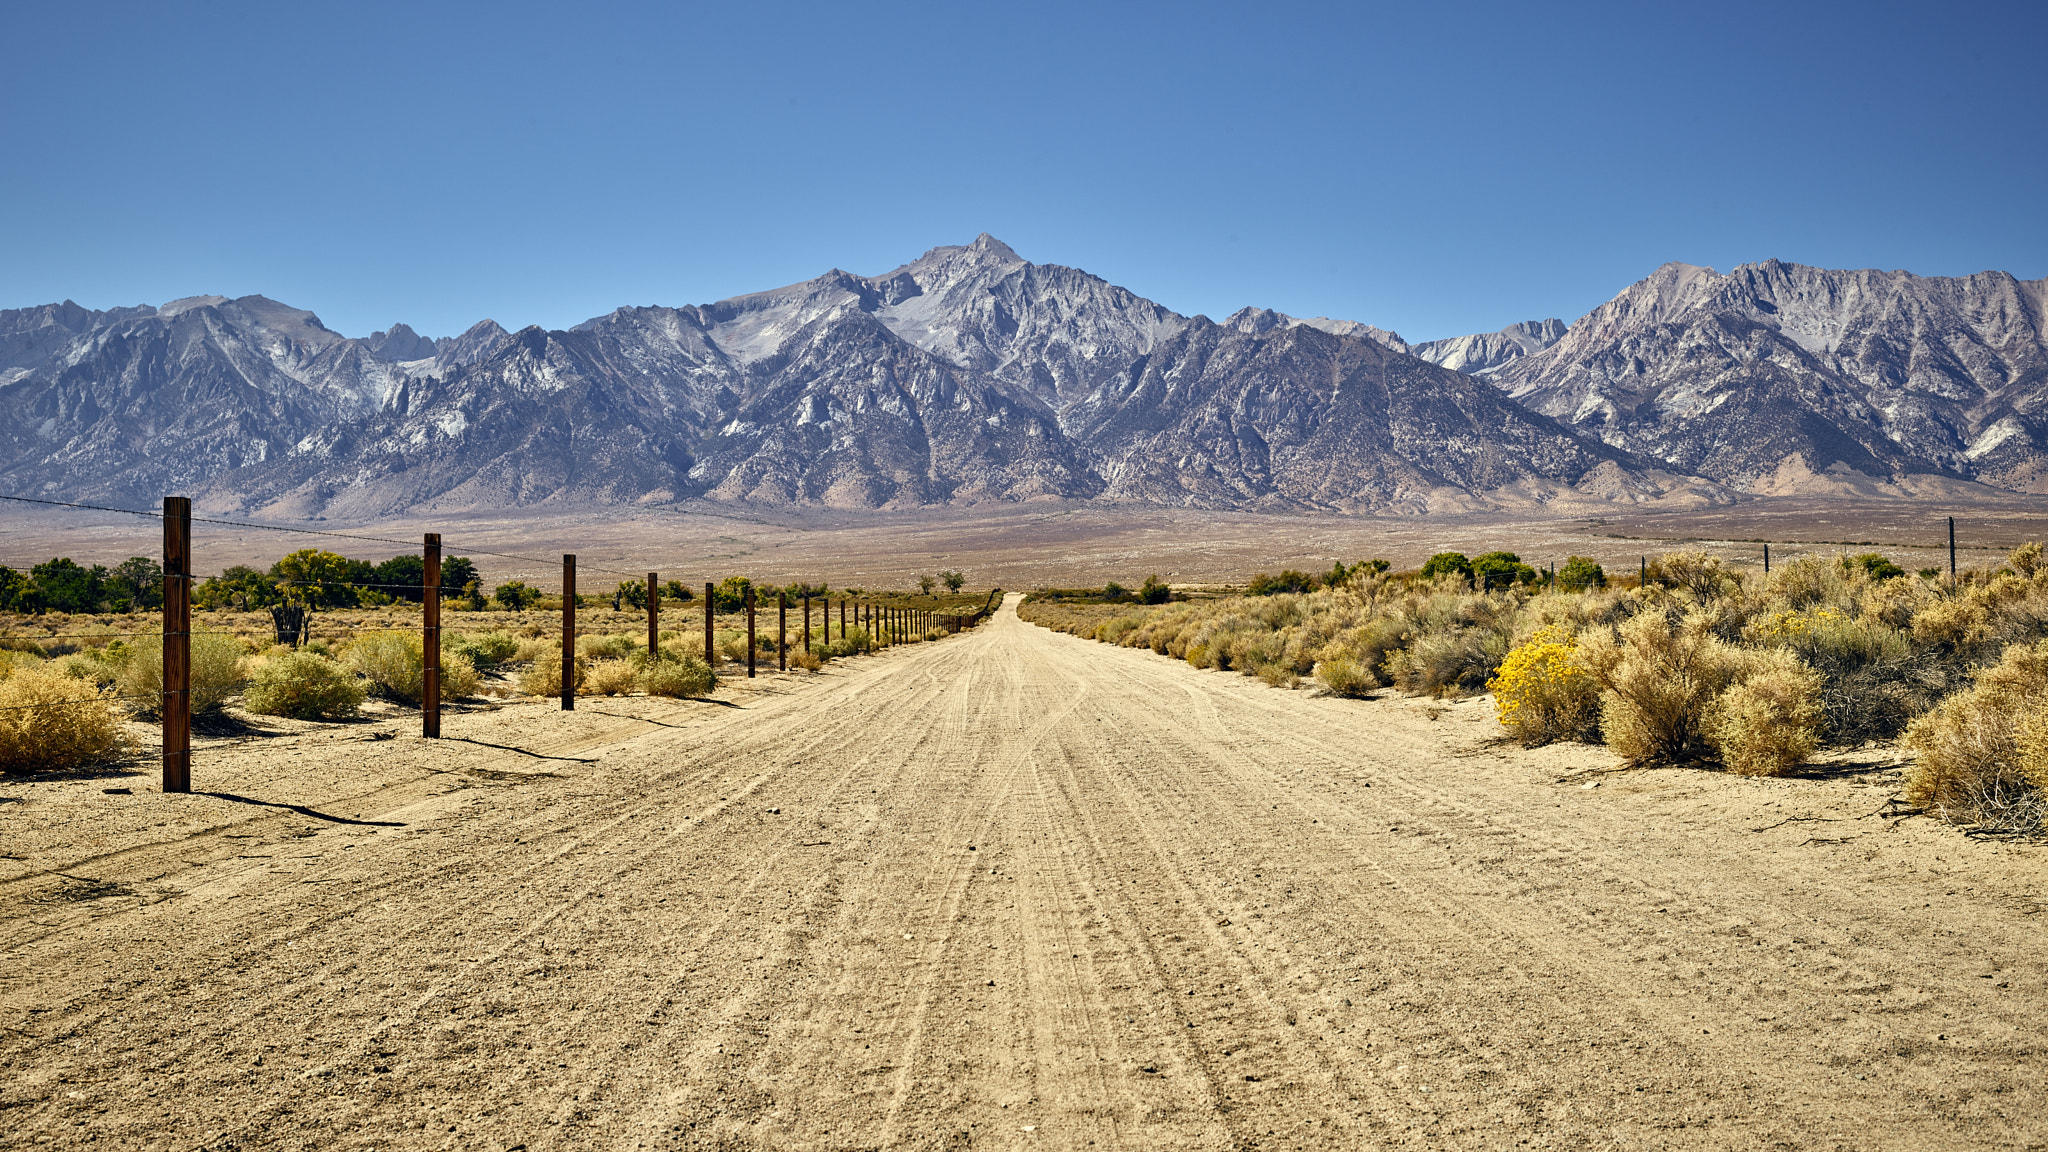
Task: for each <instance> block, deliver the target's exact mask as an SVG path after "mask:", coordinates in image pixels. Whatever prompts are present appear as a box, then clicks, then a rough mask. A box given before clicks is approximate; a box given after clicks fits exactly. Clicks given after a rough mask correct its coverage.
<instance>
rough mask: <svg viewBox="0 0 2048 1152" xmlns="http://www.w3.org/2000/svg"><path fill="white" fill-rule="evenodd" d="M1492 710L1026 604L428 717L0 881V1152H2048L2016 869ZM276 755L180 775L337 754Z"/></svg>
mask: <svg viewBox="0 0 2048 1152" xmlns="http://www.w3.org/2000/svg"><path fill="white" fill-rule="evenodd" d="M735 705H736V706H735ZM1485 707H1486V706H1485V704H1484V703H1483V702H1482V703H1466V704H1460V705H1455V706H1447V707H1443V708H1439V707H1437V706H1426V705H1424V704H1422V703H1420V702H1408V701H1398V700H1396V701H1375V702H1360V701H1347V700H1339V699H1333V698H1326V697H1317V696H1313V695H1311V694H1310V693H1307V692H1287V691H1281V690H1276V689H1272V688H1267V687H1265V686H1263V685H1261V684H1259V683H1258V682H1256V681H1254V680H1251V679H1248V678H1245V677H1240V676H1234V675H1223V674H1217V673H1209V672H1201V671H1197V670H1194V669H1192V668H1190V667H1188V666H1187V665H1186V664H1184V663H1180V662H1177V661H1171V660H1166V659H1163V658H1160V657H1157V656H1153V655H1151V654H1149V653H1145V652H1139V651H1132V650H1128V649H1118V648H1111V647H1109V646H1106V645H1099V644H1091V643H1087V642H1083V641H1080V640H1077V639H1074V638H1072V637H1069V636H1064V635H1059V634H1055V633H1051V632H1048V631H1045V630H1042V629H1038V628H1035V627H1033V626H1031V625H1028V624H1026V623H1024V622H1022V621H1020V620H1019V619H1018V618H1017V616H1016V615H1015V612H1014V598H1013V599H1012V601H1011V603H1009V604H1006V605H1005V607H1004V609H1003V611H1002V612H1001V613H1000V614H999V615H998V616H997V617H996V618H995V619H994V620H992V621H991V622H990V623H989V624H987V625H985V626H984V627H982V628H980V629H978V630H977V631H975V632H972V633H969V634H966V635H963V636H960V637H956V638H953V639H949V640H947V641H944V642H942V643H938V644H929V645H913V646H909V647H906V648H899V649H895V650H892V651H890V652H886V653H884V654H882V655H880V656H877V657H874V658H870V659H858V660H853V661H846V662H841V663H839V664H836V665H833V666H831V667H830V668H829V669H828V671H827V672H826V673H825V674H823V675H818V676H805V675H801V674H797V675H792V676H788V677H778V678H775V679H773V680H772V681H769V682H767V684H766V686H765V687H762V688H760V689H759V690H757V691H754V692H753V693H752V694H750V695H745V696H741V697H736V698H733V699H730V700H728V701H727V702H726V703H725V704H723V705H721V704H715V703H706V702H693V701H665V700H649V699H645V698H632V699H618V700H606V699H597V700H591V701H588V702H585V703H584V704H583V705H582V706H581V707H580V708H579V710H578V711H577V712H575V713H572V714H561V713H557V712H553V711H550V710H548V708H547V707H546V706H545V705H542V704H527V705H517V706H512V707H508V708H505V709H503V710H501V711H498V712H493V713H488V714H484V713H476V714H458V715H451V716H450V717H449V719H448V721H447V726H448V731H449V732H450V734H451V735H453V736H456V737H461V738H462V739H457V740H450V741H444V742H442V743H441V744H439V745H430V744H428V743H426V742H423V741H417V740H399V741H388V742H384V743H376V744H364V745H360V746H359V747H361V748H365V749H372V750H375V751H377V752H378V753H379V754H381V755H385V756H386V757H387V758H388V760H389V763H391V764H409V765H412V766H413V771H414V777H413V780H414V782H413V783H411V784H404V785H398V784H393V785H390V786H382V787H380V788H378V789H376V790H374V791H371V792H367V793H362V794H360V795H357V796H354V797H351V798H349V799H347V800H341V799H334V798H330V799H328V800H321V801H318V802H317V803H314V802H301V803H303V806H304V808H305V810H306V811H299V810H293V809H288V808H277V807H274V806H273V807H252V806H250V805H249V804H246V803H235V804H226V803H223V802H220V801H218V799H217V798H216V799H215V800H212V801H208V800H206V798H204V797H198V798H187V797H165V796H156V795H152V796H147V797H140V796H138V797H136V798H135V799H136V800H137V801H138V802H146V803H147V804H158V805H174V804H182V803H187V802H190V803H194V804H197V803H202V802H204V803H214V804H216V805H217V806H218V808H219V810H220V811H222V812H224V813H225V814H224V815H222V816H219V817H218V818H214V817H208V818H207V819H204V820H200V821H199V822H198V824H195V825H193V828H194V830H193V831H191V832H190V834H189V835H181V837H180V838H177V839H174V840H169V841H165V840H162V838H161V837H159V839H158V841H157V842H152V843H150V844H144V845H141V846H135V847H130V848H125V849H123V850H121V851H118V852H107V853H100V854H98V855H97V856H94V857H92V858H90V859H87V858H86V857H85V856H84V855H83V854H79V855H76V856H74V857H72V858H70V863H66V862H65V858H64V848H63V846H62V845H61V844H54V843H39V844H38V845H37V846H34V847H33V851H32V853H28V854H36V855H38V859H39V860H43V861H44V862H43V863H41V864H37V865H36V866H35V867H31V868H29V869H28V871H27V872H25V873H24V874H23V875H22V876H20V877H18V878H16V879H14V880H12V881H10V882H8V883H7V884H6V885H4V886H0V902H4V903H0V1025H4V1031H0V1146H5V1147H13V1146H24V1147H25V1146H29V1145H32V1144H37V1143H54V1144H58V1145H66V1146H68V1145H75V1144H77V1145H82V1144H84V1143H87V1142H96V1143H98V1144H99V1145H101V1146H109V1147H117V1146H121V1145H122V1144H124V1143H125V1144H137V1145H147V1146H158V1147H165V1148H192V1147H202V1146H203V1147H240V1148H271V1147H276V1148H300V1147H316V1148H328V1147H334V1148H369V1147H376V1148H442V1147H449V1148H485V1149H492V1150H497V1149H505V1148H510V1147H515V1146H520V1145H524V1146H525V1147H526V1148H527V1149H530V1150H534V1152H538V1150H541V1149H556V1148H626V1149H631V1148H639V1147H647V1148H688V1147H717V1148H755V1147H758V1148H791V1149H840V1148H899V1147H914V1148H928V1147H962V1148H964V1147H968V1146H970V1145H971V1146H978V1147H979V1146H987V1147H996V1148H1013V1147H1014V1148H1024V1147H1056V1148H1073V1149H1085V1148H1089V1147H1091V1146H1092V1147H1095V1148H1112V1147H1139V1148H1144V1147H1151V1148H1175V1149H1182V1148H1196V1149H1199V1148H1215V1149H1226V1148H1254V1147H1256V1148H1267V1147H1270V1148H1281V1147H1286V1148H1332V1149H1335V1148H1345V1149H1350V1148H1364V1147H1374V1146H1379V1145H1404V1146H1412V1147H1452V1148H1466V1147H1469V1148H1523V1147H1542V1146H1550V1147H1559V1148H1583V1147H1590V1146H1595V1145H1599V1146H1614V1147H1626V1148H1652V1147H1742V1148H1755V1147H1767V1146H1773V1145H1779V1146H1786V1147H1796V1148H1802V1149H1810V1148H1831V1147H1842V1148H1879V1147H1883V1148H1930V1149H1933V1148H1970V1147H1985V1148H1993V1147H1997V1148H2006V1147H2025V1146H2030V1145H2031V1146H2037V1145H2038V1143H2039V1142H2040V1141H2042V1140H2043V1139H2044V1138H2048V1109H2044V1108H2043V1107H2042V1105H2043V1102H2044V1101H2043V1095H2044V1089H2043V1085H2042V1081H2041V1078H2040V1075H2039V1064H2038V1061H2039V1060H2040V1059H2041V1053H2042V1051H2043V1047H2044V1045H2043V1021H2044V1020H2048V1013H2044V1012H2043V1009H2044V1007H2048V997H2044V995H2043V981H2042V965H2041V960H2040V948H2039V941H2040V933H2041V931H2042V928H2043V925H2042V923H2041V921H2042V917H2041V916H2040V915H2038V913H2039V911H2040V907H2041V906H2040V905H2039V904H2038V903H2034V902H2031V900H2030V899H2029V897H2028V895H2027V893H2029V892H2034V891H2038V890H2039V887H2038V879H2039V876H2040V868H2039V864H2038V862H2037V861H2036V860H2035V858H2034V856H2033V855H2031V854H2030V850H2029V849H2026V848H2024V847H2014V846H2010V845H2008V846H1998V845H1987V844H1976V843H1970V842H1967V841H1965V840H1964V838H1963V837H1962V836H1961V835H1960V834H1959V833H1957V832H1955V831H1954V830H1952V829H1947V828H1942V827H1937V826H1934V825H1932V824H1931V823H1930V822H1928V821H1925V820H1908V821H1904V822H1897V823H1894V822H1892V821H1889V820H1887V819H1886V818H1884V817H1883V816H1881V815H1873V816H1869V817H1868V818H1861V819H1859V814H1860V813H1866V812H1875V811H1877V810H1878V808H1879V806H1880V803H1881V800H1882V793H1881V792H1879V791H1873V790H1871V789H1870V788H1868V787H1865V786H1863V785H1861V784H1859V783H1858V782H1857V781H1856V780H1855V779H1853V778H1849V779H1845V780H1821V781H1812V780H1807V781H1791V782H1767V783H1764V784H1754V783H1749V782H1744V781H1739V780H1734V779H1731V778H1728V777H1724V776H1718V775H1708V774H1704V773H1699V772H1691V773H1686V772H1677V771H1668V772H1658V773H1627V774H1610V775H1599V774H1593V773H1590V772H1588V771H1586V770H1585V769H1586V768H1587V767H1588V766H1591V765H1600V764H1604V763H1605V757H1604V754H1601V753H1598V752H1597V751H1592V752H1587V751H1572V752H1565V751H1556V750H1548V751H1545V750H1539V751H1538V752H1525V751H1524V750H1522V749H1519V748H1516V747H1513V746H1510V745H1503V744H1499V743H1497V742H1493V741H1489V740H1488V739H1487V738H1486V733H1487V731H1488V730H1489V729H1490V724H1489V723H1486V722H1484V721H1483V720H1481V719H1478V717H1481V716H1482V715H1483V709H1484V708H1485ZM310 739H311V737H308V738H307V740H310ZM289 743H290V742H289V741H281V742H279V743H278V746H277V747H275V748H269V747H256V746H250V745H242V746H237V747H236V748H233V749H226V750H222V751H219V752H217V753H212V754H210V755H212V756H214V757H215V762H217V763H225V762H226V761H227V760H228V759H229V758H231V757H233V756H244V757H252V758H253V757H271V758H272V759H276V758H278V757H287V756H299V757H300V759H299V760H298V762H297V763H298V765H299V767H298V770H299V771H301V773H302V774H303V773H308V772H317V773H322V774H325V775H326V776H334V775H345V774H346V773H347V772H348V771H350V770H351V767H352V765H354V764H355V763H357V762H358V760H357V758H356V754H355V753H351V752H349V751H348V749H347V748H346V747H343V746H340V745H335V744H332V743H331V742H330V743H328V744H326V745H316V744H313V743H301V744H300V745H297V746H296V747H298V748H299V750H298V751H293V750H292V748H290V747H287V746H286V745H287V744H289ZM322 748H324V749H325V751H324V752H321V751H320V749H322ZM309 749H310V750H312V751H311V752H310V753H309V752H308V751H307V750H309ZM313 753H317V754H318V756H317V758H309V757H311V756H312V754H313ZM369 755H370V753H369V752H364V753H362V756H363V757H367V756H369ZM1573 757H1577V759H1576V760H1574V759H1573ZM360 762H361V763H363V764H366V765H367V764H370V763H371V761H369V760H368V759H362V760H360ZM285 763H289V762H288V761H285ZM378 763H384V762H383V761H378ZM1560 765H1563V766H1564V768H1563V769H1562V770H1561V769H1560V767H1559V766H1560ZM380 770H381V769H380ZM364 771H366V772H367V771H369V769H368V768H365V769H364ZM1589 783H1597V784H1600V785H1601V786H1600V787H1599V788H1589V787H1586V786H1585V785H1586V784H1589ZM4 790H5V789H0V791H4ZM95 791H97V790H96V789H95ZM273 792H274V794H273V795H267V796H265V797H261V798H259V799H262V800H264V801H265V802H266V803H268V804H272V805H274V804H278V803H290V802H297V801H292V800H291V799H290V797H289V796H288V795H286V793H288V792H289V788H288V787H287V786H286V785H285V784H278V785H276V787H275V788H274V789H273ZM38 802H39V801H38V800H37V799H36V795H35V794H34V793H33V792H32V791H31V794H30V795H29V797H28V801H27V803H26V804H24V805H17V806H12V807H13V808H15V809H16V811H12V812H11V811H10V806H0V831H4V830H5V829H6V827H7V824H6V822H7V821H10V820H17V821H19V820H24V819H26V816H25V815H24V814H23V813H24V812H25V811H26V810H27V809H32V808H33V807H34V805H35V804H36V803H38ZM323 805H324V807H323ZM350 805H353V806H350ZM342 808H346V813H345V815H346V817H347V818H346V819H345V820H342V819H336V818H334V813H335V812H337V811H340V810H341V809H342ZM137 810H138V811H143V809H141V808H138V809H137ZM215 810H216V809H214V808H207V809H203V810H202V809H198V808H193V809H190V811H192V812H201V811H204V812H209V813H210V812H214V811H215ZM181 811H182V810H181ZM307 811H310V812H312V813H314V814H315V815H317V816H319V817H320V818H318V819H308V818H305V817H306V812H307ZM1802 813H1803V814H1805V815H1802ZM1772 821H1778V822H1779V823H1778V824H1776V825H1774V826H1771V827H1765V825H1770V824H1771V822H1772ZM51 826H52V827H55V825H51ZM141 826H144V825H138V827H141ZM1752 829H1760V830H1758V831H1752ZM51 835H56V834H55V833H52V834H51ZM28 854H24V853H21V852H16V853H14V855H15V857H16V859H27V855H28ZM45 865H47V866H45ZM87 882H90V883H91V884H92V885H95V886H96V887H94V888H92V889H91V890H90V891H88V892H85V893H84V895H85V896H88V897H90V899H86V898H82V897H81V896H80V895H78V894H77V893H78V892H79V891H80V890H78V889H76V888H75V887H66V885H74V886H75V885H78V884H84V883H87ZM67 892H69V893H74V895H72V896H69V897H66V896H65V895H64V894H65V893H67ZM96 893H97V894H103V895H95V894H96Z"/></svg>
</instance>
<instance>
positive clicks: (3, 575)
mask: <svg viewBox="0 0 2048 1152" xmlns="http://www.w3.org/2000/svg"><path fill="white" fill-rule="evenodd" d="M35 596H36V591H35V585H34V584H32V583H31V582H30V581H29V578H28V577H26V576H24V575H22V574H21V573H19V572H16V571H15V570H14V569H12V568H0V611H6V612H33V611H35V603H36V600H35Z"/></svg>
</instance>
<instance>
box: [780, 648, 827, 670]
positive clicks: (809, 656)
mask: <svg viewBox="0 0 2048 1152" xmlns="http://www.w3.org/2000/svg"><path fill="white" fill-rule="evenodd" d="M789 666H790V667H791V668H801V669H803V670H804V671H806V672H816V671H817V670H818V669H820V668H823V667H824V666H825V658H824V657H823V656H820V655H819V654H818V651H817V649H816V648H815V647H812V648H807V649H806V648H800V649H797V650H796V651H794V652H791V653H790V654H789Z"/></svg>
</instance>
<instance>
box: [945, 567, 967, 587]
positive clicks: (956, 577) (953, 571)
mask: <svg viewBox="0 0 2048 1152" xmlns="http://www.w3.org/2000/svg"><path fill="white" fill-rule="evenodd" d="M939 579H940V580H943V581H945V584H946V591H948V592H958V591H960V588H961V586H962V585H964V584H966V583H967V574H966V573H965V572H962V571H960V570H959V569H957V568H948V569H946V570H945V571H944V572H941V573H939Z"/></svg>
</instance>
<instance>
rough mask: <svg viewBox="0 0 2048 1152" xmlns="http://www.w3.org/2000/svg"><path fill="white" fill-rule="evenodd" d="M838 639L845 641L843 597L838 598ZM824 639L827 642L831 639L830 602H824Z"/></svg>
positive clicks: (844, 606) (844, 604) (844, 605)
mask: <svg viewBox="0 0 2048 1152" xmlns="http://www.w3.org/2000/svg"><path fill="white" fill-rule="evenodd" d="M839 638H840V639H841V640H844V639H846V597H844V596H841V597H840V598H839ZM825 639H826V641H827V642H830V641H831V639H832V602H831V601H830V600H827V601H825Z"/></svg>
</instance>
